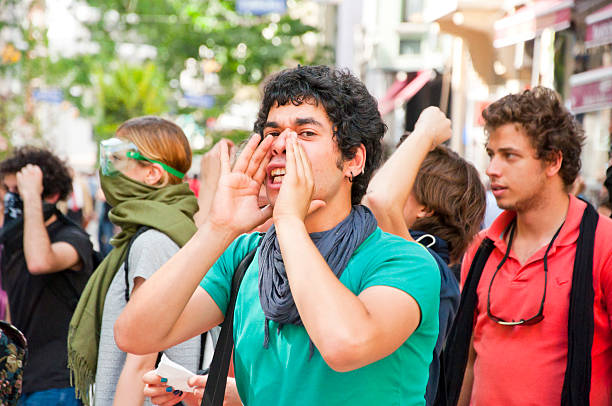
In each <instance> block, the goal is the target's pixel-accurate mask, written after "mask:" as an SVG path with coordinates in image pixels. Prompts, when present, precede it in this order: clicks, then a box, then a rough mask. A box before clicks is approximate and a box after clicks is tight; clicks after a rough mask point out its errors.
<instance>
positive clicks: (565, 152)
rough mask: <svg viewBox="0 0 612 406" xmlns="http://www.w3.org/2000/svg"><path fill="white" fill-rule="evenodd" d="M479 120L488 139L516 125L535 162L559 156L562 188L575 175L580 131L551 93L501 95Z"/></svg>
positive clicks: (581, 139)
mask: <svg viewBox="0 0 612 406" xmlns="http://www.w3.org/2000/svg"><path fill="white" fill-rule="evenodd" d="M482 117H483V118H484V120H485V131H486V133H487V134H488V135H489V136H490V135H491V133H492V132H493V131H495V130H496V129H497V128H499V127H501V126H503V125H505V124H510V123H514V124H518V125H519V126H520V127H521V128H522V129H523V130H524V131H525V133H526V134H527V136H528V137H529V139H530V141H531V145H532V146H533V147H534V148H535V150H536V157H537V158H538V159H541V160H543V161H545V162H552V161H554V160H555V159H556V157H557V155H558V154H559V153H561V156H562V158H563V162H562V164H561V169H560V170H559V175H560V176H561V179H563V183H564V184H565V185H566V186H568V187H569V186H570V185H571V184H572V183H573V182H574V180H575V179H576V176H578V173H579V172H580V152H581V150H582V145H583V144H584V140H585V137H584V131H583V130H582V128H581V126H580V124H579V123H578V122H577V121H576V119H575V118H574V116H572V114H571V113H570V112H569V111H567V109H566V108H565V107H564V106H563V103H562V102H561V99H560V97H559V95H558V94H557V93H556V92H555V91H554V90H551V89H548V88H546V87H542V86H536V87H534V88H533V89H531V90H525V91H524V92H522V93H518V94H510V95H507V96H504V97H502V98H501V99H499V100H497V101H496V102H494V103H492V104H491V105H489V106H488V107H487V108H486V109H485V110H484V111H483V112H482Z"/></svg>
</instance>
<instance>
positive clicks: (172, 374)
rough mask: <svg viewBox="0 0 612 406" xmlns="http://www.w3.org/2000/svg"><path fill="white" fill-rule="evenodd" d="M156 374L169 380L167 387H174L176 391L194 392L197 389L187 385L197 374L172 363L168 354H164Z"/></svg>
mask: <svg viewBox="0 0 612 406" xmlns="http://www.w3.org/2000/svg"><path fill="white" fill-rule="evenodd" d="M155 373H156V374H157V375H159V376H161V377H164V378H166V379H167V380H168V382H167V383H166V385H168V386H172V388H174V389H178V390H180V391H183V392H193V390H194V389H195V388H194V387H191V386H189V385H188V384H187V381H188V380H189V378H191V377H192V376H195V374H194V373H193V372H191V371H189V370H188V369H187V368H185V367H183V366H182V365H179V364H177V363H176V362H174V361H172V360H171V359H170V358H168V357H167V356H166V354H162V357H161V361H160V362H159V365H158V366H157V369H156V370H155Z"/></svg>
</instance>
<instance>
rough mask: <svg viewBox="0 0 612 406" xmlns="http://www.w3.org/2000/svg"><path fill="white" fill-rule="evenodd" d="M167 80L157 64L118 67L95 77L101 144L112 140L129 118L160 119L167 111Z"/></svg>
mask: <svg viewBox="0 0 612 406" xmlns="http://www.w3.org/2000/svg"><path fill="white" fill-rule="evenodd" d="M163 83H164V80H163V76H162V75H161V73H160V72H159V70H158V69H157V68H156V67H155V65H154V64H153V63H150V62H149V63H146V64H145V65H143V66H134V65H128V64H126V63H121V64H118V65H117V66H116V67H114V68H111V69H110V70H101V69H98V70H97V71H96V72H95V73H94V86H95V94H96V106H97V107H96V123H97V124H96V126H95V134H96V138H98V140H100V139H105V138H109V137H112V136H113V134H114V133H115V130H116V129H117V127H118V126H119V125H120V124H121V123H123V122H124V121H126V120H127V119H129V118H132V117H137V116H142V115H159V114H163V113H165V112H166V110H167V104H166V94H165V93H166V92H165V87H164V86H163Z"/></svg>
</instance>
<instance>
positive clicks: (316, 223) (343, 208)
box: [304, 199, 352, 233]
mask: <svg viewBox="0 0 612 406" xmlns="http://www.w3.org/2000/svg"><path fill="white" fill-rule="evenodd" d="M351 208H352V206H351V201H350V199H349V200H348V202H347V203H346V204H343V205H340V204H333V203H331V204H330V202H328V203H327V204H326V205H325V206H323V207H321V208H319V209H317V210H315V211H313V212H312V213H310V214H309V215H308V216H306V218H305V219H304V225H305V226H306V231H308V233H317V232H320V231H327V230H331V229H332V228H334V227H335V226H336V225H338V223H340V222H341V221H342V220H344V219H345V218H346V217H347V216H348V215H349V214H350V212H351Z"/></svg>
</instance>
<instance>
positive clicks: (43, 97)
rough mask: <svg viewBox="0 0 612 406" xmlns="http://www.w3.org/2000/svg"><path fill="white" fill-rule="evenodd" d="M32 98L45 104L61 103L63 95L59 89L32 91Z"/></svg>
mask: <svg viewBox="0 0 612 406" xmlns="http://www.w3.org/2000/svg"><path fill="white" fill-rule="evenodd" d="M32 97H34V100H36V101H41V102H47V103H61V102H63V101H64V93H63V92H62V90H61V89H34V91H33V92H32Z"/></svg>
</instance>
